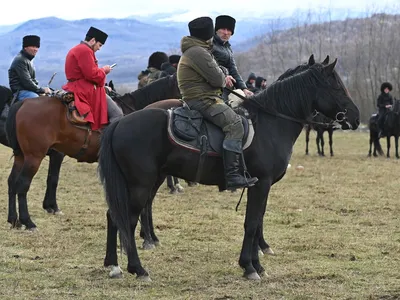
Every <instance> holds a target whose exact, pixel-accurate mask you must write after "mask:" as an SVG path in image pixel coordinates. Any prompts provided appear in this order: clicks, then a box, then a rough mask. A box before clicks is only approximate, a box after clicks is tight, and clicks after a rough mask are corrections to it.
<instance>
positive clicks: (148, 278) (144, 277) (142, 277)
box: [137, 275, 152, 282]
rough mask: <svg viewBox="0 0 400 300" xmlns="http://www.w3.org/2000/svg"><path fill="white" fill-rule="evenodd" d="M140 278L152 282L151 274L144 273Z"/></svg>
mask: <svg viewBox="0 0 400 300" xmlns="http://www.w3.org/2000/svg"><path fill="white" fill-rule="evenodd" d="M137 279H138V280H140V281H145V282H151V281H152V280H151V278H150V276H149V275H142V276H138V277H137Z"/></svg>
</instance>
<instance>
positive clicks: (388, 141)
mask: <svg viewBox="0 0 400 300" xmlns="http://www.w3.org/2000/svg"><path fill="white" fill-rule="evenodd" d="M386 141H387V152H386V157H387V158H390V134H389V133H388V135H387V137H386Z"/></svg>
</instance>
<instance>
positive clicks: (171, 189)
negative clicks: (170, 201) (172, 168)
mask: <svg viewBox="0 0 400 300" xmlns="http://www.w3.org/2000/svg"><path fill="white" fill-rule="evenodd" d="M167 186H168V187H169V193H170V194H176V193H177V190H176V188H175V186H174V183H173V179H172V176H170V175H168V176H167Z"/></svg>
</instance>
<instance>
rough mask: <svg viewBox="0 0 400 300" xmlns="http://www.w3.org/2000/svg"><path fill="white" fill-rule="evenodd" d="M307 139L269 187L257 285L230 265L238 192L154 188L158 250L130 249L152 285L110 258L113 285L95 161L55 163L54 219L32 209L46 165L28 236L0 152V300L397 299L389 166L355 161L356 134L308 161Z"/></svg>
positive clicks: (237, 242)
mask: <svg viewBox="0 0 400 300" xmlns="http://www.w3.org/2000/svg"><path fill="white" fill-rule="evenodd" d="M314 137H315V134H314V135H312V142H311V143H310V151H311V154H310V156H309V157H306V156H305V155H304V149H305V147H304V135H303V134H302V135H301V136H300V138H299V140H298V142H297V143H296V145H295V149H294V154H293V157H292V160H291V162H290V163H291V164H292V168H290V169H289V170H288V172H287V174H286V176H285V177H284V178H283V179H282V180H281V181H280V182H279V183H277V184H276V185H275V186H274V187H273V188H272V190H271V193H270V197H269V199H268V207H267V212H266V216H265V219H264V224H265V225H264V232H265V236H266V238H267V241H268V242H269V243H270V245H271V247H272V249H273V250H274V251H275V253H276V255H275V256H263V257H261V262H262V264H263V266H264V267H265V268H266V270H267V273H268V274H269V276H268V277H264V278H263V279H262V280H261V281H260V282H251V281H247V280H245V279H244V278H243V277H242V270H241V269H240V268H239V266H238V264H237V261H238V258H239V253H240V248H241V243H242V238H243V220H244V214H245V202H244V203H242V204H241V206H240V207H239V211H238V212H236V211H235V206H236V203H237V201H238V199H239V196H240V193H239V192H237V193H227V192H225V193H219V192H218V189H217V187H208V186H198V187H193V188H189V187H187V188H186V189H185V192H184V193H183V194H178V195H170V194H168V191H167V189H166V185H163V187H162V188H161V189H160V191H159V193H158V194H157V197H156V200H155V204H154V220H155V224H156V233H157V234H158V236H159V238H160V241H161V246H160V247H158V248H156V249H154V250H151V251H143V250H139V255H140V258H141V260H142V264H143V266H144V267H145V268H146V269H147V270H148V271H149V273H150V276H151V278H152V279H153V282H151V283H144V282H141V281H138V280H136V278H135V276H132V275H130V274H128V273H127V272H126V271H125V270H126V264H127V259H126V256H125V255H121V253H120V251H118V254H119V258H120V265H121V267H122V268H123V270H124V278H122V279H114V280H112V279H109V278H108V270H106V269H104V268H103V267H102V264H103V258H104V254H105V237H106V230H105V228H106V227H105V226H106V222H105V220H106V218H105V211H106V204H105V201H104V197H103V191H102V188H101V186H100V185H99V183H98V179H97V173H96V167H97V164H93V165H88V164H78V163H76V162H75V161H74V160H73V159H70V158H66V160H65V163H64V164H63V166H62V170H61V179H60V184H59V189H58V201H59V206H60V207H61V209H62V210H63V212H64V214H65V215H63V216H54V215H48V214H47V213H45V212H44V211H43V210H42V208H41V205H42V203H41V202H42V198H43V195H44V190H45V182H46V175H47V165H48V161H47V158H46V161H44V162H43V164H42V167H41V169H40V171H39V173H38V174H37V175H36V177H35V178H34V180H33V183H32V187H31V190H30V193H29V202H28V205H29V209H30V213H31V216H32V218H33V220H34V222H35V223H36V225H37V226H38V228H39V231H38V232H37V233H29V232H26V231H25V230H10V229H9V225H8V224H7V223H6V220H7V177H8V175H9V172H10V168H11V165H12V161H11V160H9V158H10V155H11V150H10V149H8V148H5V147H1V148H0V164H1V167H2V170H3V171H2V172H0V185H1V188H2V191H3V193H2V199H3V201H2V204H1V206H0V212H1V214H0V220H1V221H2V222H1V223H0V236H1V242H0V298H1V299H111V298H112V297H113V298H116V299H296V300H302V299H385V300H388V299H399V298H400V273H399V270H400V223H399V212H400V201H399V186H400V179H399V175H398V174H400V172H399V170H400V164H399V163H400V162H399V161H397V160H395V159H393V158H392V159H390V160H388V159H386V158H378V159H376V158H367V152H368V134H367V133H360V132H336V133H335V134H334V151H335V156H334V157H325V158H321V157H318V156H317V155H316V154H315V152H316V146H315V142H314ZM383 146H384V147H385V146H386V144H385V143H383ZM326 152H327V153H329V151H326ZM392 156H393V154H392ZM297 165H303V166H304V170H302V171H299V170H296V169H295V166H297ZM137 240H138V244H139V245H141V241H140V239H139V238H137Z"/></svg>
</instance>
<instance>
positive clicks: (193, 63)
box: [177, 36, 225, 102]
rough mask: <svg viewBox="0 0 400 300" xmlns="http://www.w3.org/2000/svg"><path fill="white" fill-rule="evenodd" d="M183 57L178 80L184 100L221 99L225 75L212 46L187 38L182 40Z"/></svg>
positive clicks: (180, 62)
mask: <svg viewBox="0 0 400 300" xmlns="http://www.w3.org/2000/svg"><path fill="white" fill-rule="evenodd" d="M181 51H182V56H181V59H180V60H179V65H178V71H177V79H178V86H179V90H180V92H181V94H182V99H183V100H185V101H190V100H194V99H197V100H199V99H214V100H216V101H218V102H223V101H222V98H221V97H220V95H221V92H222V90H221V89H222V88H223V87H225V74H224V73H223V71H222V70H221V68H220V67H219V66H218V64H217V62H216V61H215V60H214V58H213V56H212V54H211V49H210V45H209V44H207V42H205V41H202V40H200V39H197V38H194V37H190V36H185V37H183V38H182V40H181Z"/></svg>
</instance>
